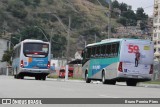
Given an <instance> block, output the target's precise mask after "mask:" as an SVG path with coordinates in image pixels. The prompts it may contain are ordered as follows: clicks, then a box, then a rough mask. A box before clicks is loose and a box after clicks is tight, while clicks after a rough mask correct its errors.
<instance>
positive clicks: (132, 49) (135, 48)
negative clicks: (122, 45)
mask: <svg viewBox="0 0 160 107" xmlns="http://www.w3.org/2000/svg"><path fill="white" fill-rule="evenodd" d="M138 50H139V46H138V45H128V53H136V52H137V51H138Z"/></svg>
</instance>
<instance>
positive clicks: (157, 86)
mask: <svg viewBox="0 0 160 107" xmlns="http://www.w3.org/2000/svg"><path fill="white" fill-rule="evenodd" d="M137 86H140V87H147V88H160V85H158V84H144V83H139V84H137Z"/></svg>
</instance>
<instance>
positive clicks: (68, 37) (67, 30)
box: [47, 12, 71, 80]
mask: <svg viewBox="0 0 160 107" xmlns="http://www.w3.org/2000/svg"><path fill="white" fill-rule="evenodd" d="M47 13H48V14H52V15H53V16H54V17H55V18H56V19H57V20H58V22H59V23H60V24H61V25H62V27H63V28H64V30H65V31H66V33H67V49H66V51H67V53H66V57H67V58H66V59H67V65H66V73H65V74H66V75H65V80H68V58H69V46H70V26H71V17H70V16H69V24H68V28H67V27H66V26H65V25H64V24H63V22H62V20H61V19H60V18H59V17H58V16H57V15H56V14H55V13H52V12H47ZM47 40H48V39H47ZM51 40H52V37H50V41H51Z"/></svg>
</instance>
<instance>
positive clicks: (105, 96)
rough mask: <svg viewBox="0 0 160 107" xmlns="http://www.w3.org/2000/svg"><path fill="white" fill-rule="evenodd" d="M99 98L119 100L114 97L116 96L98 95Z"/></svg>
mask: <svg viewBox="0 0 160 107" xmlns="http://www.w3.org/2000/svg"><path fill="white" fill-rule="evenodd" d="M99 96H100V97H104V98H120V97H116V96H109V95H99Z"/></svg>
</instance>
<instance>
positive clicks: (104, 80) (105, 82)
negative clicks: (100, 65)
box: [102, 71, 107, 84]
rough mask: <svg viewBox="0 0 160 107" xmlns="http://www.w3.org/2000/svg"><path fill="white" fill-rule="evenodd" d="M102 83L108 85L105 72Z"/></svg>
mask: <svg viewBox="0 0 160 107" xmlns="http://www.w3.org/2000/svg"><path fill="white" fill-rule="evenodd" d="M102 83H103V84H107V81H106V78H105V72H104V71H103V72H102Z"/></svg>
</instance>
